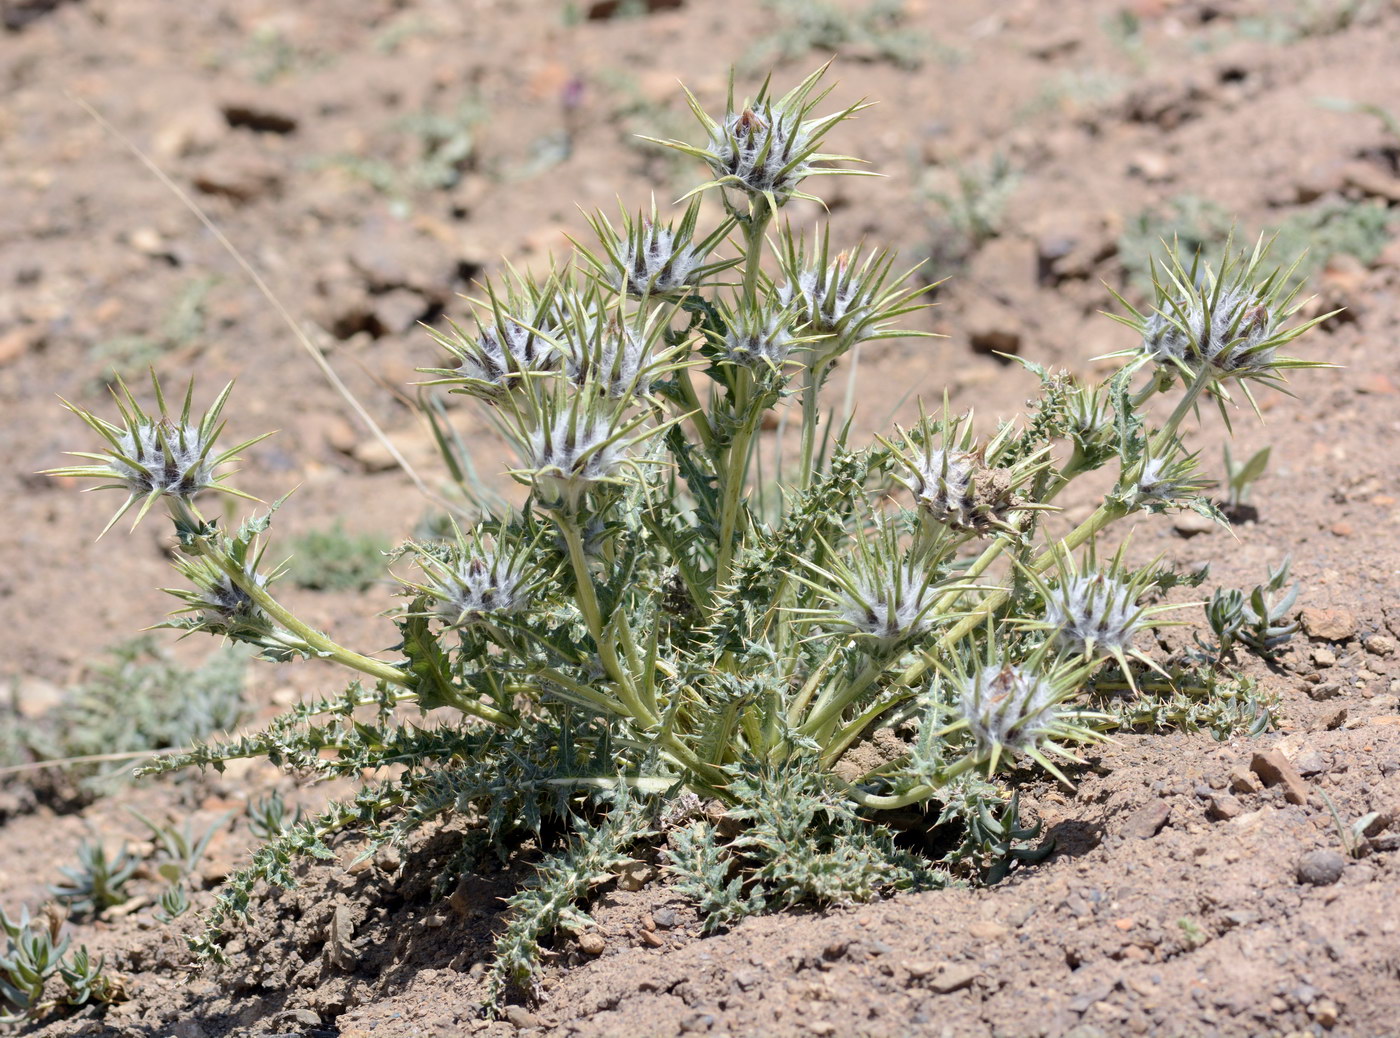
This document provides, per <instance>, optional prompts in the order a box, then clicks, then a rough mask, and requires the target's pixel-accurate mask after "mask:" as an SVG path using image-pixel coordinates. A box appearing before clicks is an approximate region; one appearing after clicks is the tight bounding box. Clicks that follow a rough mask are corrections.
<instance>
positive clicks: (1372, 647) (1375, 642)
mask: <svg viewBox="0 0 1400 1038" xmlns="http://www.w3.org/2000/svg"><path fill="white" fill-rule="evenodd" d="M1365 644H1366V651H1367V652H1369V653H1372V654H1374V655H1376V656H1389V655H1390V654H1391V653H1393V652H1394V651H1395V639H1394V638H1392V637H1390V636H1389V635H1387V634H1373V635H1371V637H1369V638H1367V639H1366V643H1365Z"/></svg>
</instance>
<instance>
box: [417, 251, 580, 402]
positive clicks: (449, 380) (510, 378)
mask: <svg viewBox="0 0 1400 1038" xmlns="http://www.w3.org/2000/svg"><path fill="white" fill-rule="evenodd" d="M512 273H513V272H512ZM558 289H559V283H558V278H557V276H551V277H550V278H548V279H547V280H546V281H545V282H544V283H543V284H542V285H538V286H537V285H535V284H533V283H531V282H528V281H526V280H525V279H522V278H520V277H519V275H515V276H514V278H513V281H512V283H510V284H509V285H508V287H507V291H506V295H505V297H504V298H502V297H501V296H499V295H498V294H497V291H496V288H495V286H494V285H491V284H490V283H488V284H487V285H486V293H487V300H486V301H484V302H483V301H478V302H477V303H476V304H475V306H476V326H477V333H476V335H475V336H473V335H469V334H467V333H466V332H465V331H463V330H462V329H461V328H460V327H458V325H457V324H455V323H454V322H451V321H449V322H448V326H449V330H448V331H447V332H440V331H438V330H437V329H434V328H429V329H428V334H429V335H431V336H432V337H433V338H434V339H435V340H436V341H437V343H438V344H439V345H440V346H442V347H443V348H444V349H445V350H447V352H448V353H450V354H451V355H452V356H453V357H454V358H456V361H457V366H456V368H420V369H419V370H421V371H423V372H425V373H427V374H433V375H438V376H440V377H439V378H436V379H433V380H432V381H430V382H426V383H423V384H424V385H430V386H437V385H446V386H451V387H453V388H452V392H456V393H466V394H468V395H470V396H475V397H478V398H480V399H483V400H486V401H488V402H494V401H497V400H499V399H500V397H501V396H503V395H504V394H506V393H508V392H510V391H511V390H512V389H514V388H516V387H518V386H519V385H520V383H521V382H522V381H524V380H526V379H529V378H531V377H535V376H540V375H547V374H549V373H551V372H554V371H556V370H558V368H559V359H560V352H559V348H558V346H557V336H558V332H557V330H556V329H555V327H554V326H553V322H554V314H555V309H556V296H557V293H558Z"/></svg>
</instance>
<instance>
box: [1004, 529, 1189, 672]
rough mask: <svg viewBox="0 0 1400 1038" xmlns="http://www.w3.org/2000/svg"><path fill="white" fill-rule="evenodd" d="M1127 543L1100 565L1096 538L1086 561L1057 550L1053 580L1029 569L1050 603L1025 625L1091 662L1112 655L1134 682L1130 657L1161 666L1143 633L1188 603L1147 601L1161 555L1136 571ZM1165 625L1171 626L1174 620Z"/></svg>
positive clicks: (1033, 582)
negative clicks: (1147, 651) (1145, 646)
mask: <svg viewBox="0 0 1400 1038" xmlns="http://www.w3.org/2000/svg"><path fill="white" fill-rule="evenodd" d="M1126 548H1127V545H1126V544H1124V545H1122V546H1120V547H1119V549H1118V551H1117V552H1116V553H1115V554H1114V556H1113V559H1112V560H1111V561H1110V562H1109V564H1108V565H1107V566H1100V565H1099V563H1098V559H1097V553H1096V552H1095V549H1094V545H1093V544H1092V542H1091V543H1090V545H1089V547H1088V549H1087V550H1086V552H1085V555H1084V560H1083V562H1082V564H1076V563H1075V562H1074V559H1073V558H1072V557H1071V555H1070V554H1069V552H1068V551H1059V552H1057V555H1056V573H1055V575H1054V577H1053V579H1047V578H1045V577H1042V576H1041V575H1040V574H1038V573H1036V572H1035V571H1033V570H1030V571H1027V572H1026V576H1027V577H1028V578H1029V579H1030V581H1031V583H1032V584H1033V585H1034V586H1035V588H1036V590H1037V591H1038V592H1039V593H1040V596H1041V599H1042V600H1043V601H1044V603H1045V615H1044V618H1043V619H1041V620H1036V621H1023V622H1022V623H1021V624H1020V626H1022V627H1024V628H1027V629H1039V630H1044V631H1048V632H1049V633H1050V642H1049V645H1050V646H1051V647H1052V648H1055V649H1057V650H1058V651H1060V652H1061V653H1064V654H1065V655H1067V656H1071V657H1076V658H1079V659H1081V660H1083V661H1086V662H1088V661H1094V660H1101V659H1103V658H1104V657H1105V656H1107V657H1111V658H1112V659H1114V660H1115V661H1117V663H1118V665H1119V667H1120V669H1121V670H1122V671H1123V674H1124V676H1125V677H1126V678H1127V680H1128V683H1129V684H1130V685H1131V684H1133V674H1132V670H1131V668H1130V667H1129V666H1128V660H1129V658H1130V657H1131V658H1132V659H1135V660H1138V661H1139V662H1141V663H1143V664H1144V665H1145V666H1148V667H1151V668H1152V669H1154V670H1159V671H1160V669H1161V668H1160V667H1159V666H1158V665H1157V664H1156V663H1154V662H1153V661H1152V660H1151V659H1149V658H1148V657H1147V656H1146V655H1144V654H1143V653H1142V652H1141V651H1139V650H1138V649H1137V648H1135V647H1134V643H1135V642H1136V640H1137V636H1138V635H1139V634H1141V633H1142V632H1143V631H1147V630H1151V629H1153V628H1156V627H1161V626H1164V622H1163V621H1162V620H1160V619H1158V618H1159V616H1160V615H1161V614H1162V613H1167V612H1171V611H1172V610H1174V609H1182V608H1185V606H1183V605H1163V604H1157V605H1142V604H1141V602H1142V599H1143V597H1144V595H1146V593H1147V592H1148V591H1149V590H1150V589H1151V588H1153V587H1155V586H1158V580H1159V578H1160V575H1161V571H1160V570H1159V569H1158V568H1157V561H1160V560H1155V561H1154V562H1153V563H1151V564H1149V565H1147V566H1144V567H1142V568H1140V569H1137V570H1132V569H1130V568H1129V567H1127V566H1126V565H1125V564H1124V562H1123V553H1124V551H1125V549H1126ZM1190 604H1194V603H1190ZM1165 625H1167V626H1170V622H1168V623H1167V624H1165Z"/></svg>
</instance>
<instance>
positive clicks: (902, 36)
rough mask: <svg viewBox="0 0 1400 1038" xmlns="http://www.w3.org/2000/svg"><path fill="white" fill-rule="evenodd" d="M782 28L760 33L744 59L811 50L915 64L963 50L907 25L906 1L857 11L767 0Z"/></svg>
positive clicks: (750, 65)
mask: <svg viewBox="0 0 1400 1038" xmlns="http://www.w3.org/2000/svg"><path fill="white" fill-rule="evenodd" d="M763 6H764V7H766V8H768V9H769V10H770V11H772V12H773V14H774V15H775V16H776V17H777V19H778V23H779V24H778V28H777V29H775V30H773V31H772V32H770V33H767V34H765V35H762V36H759V37H758V38H757V39H755V40H754V41H753V43H752V44H750V46H749V50H748V52H747V54H746V55H745V56H744V59H743V61H742V62H741V64H742V65H743V66H744V67H745V68H746V69H748V70H750V71H753V70H762V69H765V68H771V67H772V66H774V65H780V64H784V63H786V62H789V61H792V60H794V59H796V58H803V57H806V56H807V55H808V54H810V53H811V52H812V51H814V50H815V51H820V52H822V53H825V54H841V55H843V56H845V57H848V58H852V59H855V60H862V59H864V60H869V61H888V62H890V63H891V64H893V65H895V66H897V67H899V68H903V69H916V68H918V67H919V66H920V65H922V64H923V63H924V62H925V61H926V60H929V59H930V58H933V59H936V60H940V61H944V62H952V61H957V60H960V58H961V54H960V53H959V52H958V51H956V50H955V49H953V48H951V47H948V46H946V45H940V44H936V43H934V42H933V41H932V40H930V39H928V37H926V36H925V35H924V34H923V33H919V32H913V31H911V30H910V29H909V28H908V27H907V26H906V25H905V16H904V3H903V0H873V2H871V3H868V4H866V5H865V6H864V7H861V8H859V9H856V10H851V9H850V8H849V7H847V6H843V5H839V4H835V3H830V2H828V0H763Z"/></svg>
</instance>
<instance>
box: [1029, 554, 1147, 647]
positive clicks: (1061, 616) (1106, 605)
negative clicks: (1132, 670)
mask: <svg viewBox="0 0 1400 1038" xmlns="http://www.w3.org/2000/svg"><path fill="white" fill-rule="evenodd" d="M1142 617H1143V608H1142V607H1141V606H1139V605H1138V604H1137V596H1136V595H1134V594H1133V590H1132V588H1130V587H1129V586H1128V585H1126V584H1124V583H1123V582H1122V581H1121V580H1119V579H1117V577H1115V576H1114V575H1113V574H1111V573H1105V572H1103V571H1094V572H1091V573H1069V574H1066V575H1065V576H1064V577H1062V579H1061V580H1060V581H1059V583H1058V584H1056V585H1055V587H1054V588H1053V589H1052V591H1051V593H1050V594H1049V595H1048V596H1047V597H1046V600H1045V622H1046V624H1047V625H1050V626H1051V627H1053V628H1054V630H1055V636H1054V637H1055V643H1056V644H1057V645H1059V646H1060V647H1061V648H1062V649H1064V650H1065V651H1066V652H1069V653H1070V654H1072V655H1076V656H1079V655H1084V656H1092V655H1093V654H1094V652H1095V650H1097V649H1102V650H1103V651H1104V652H1107V653H1110V654H1112V655H1118V654H1120V653H1125V652H1127V651H1128V650H1130V649H1131V648H1132V647H1133V639H1134V638H1135V637H1136V636H1137V634H1138V632H1139V631H1141V630H1142V629H1143V628H1144V627H1146V626H1147V625H1146V624H1144V623H1142Z"/></svg>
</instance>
